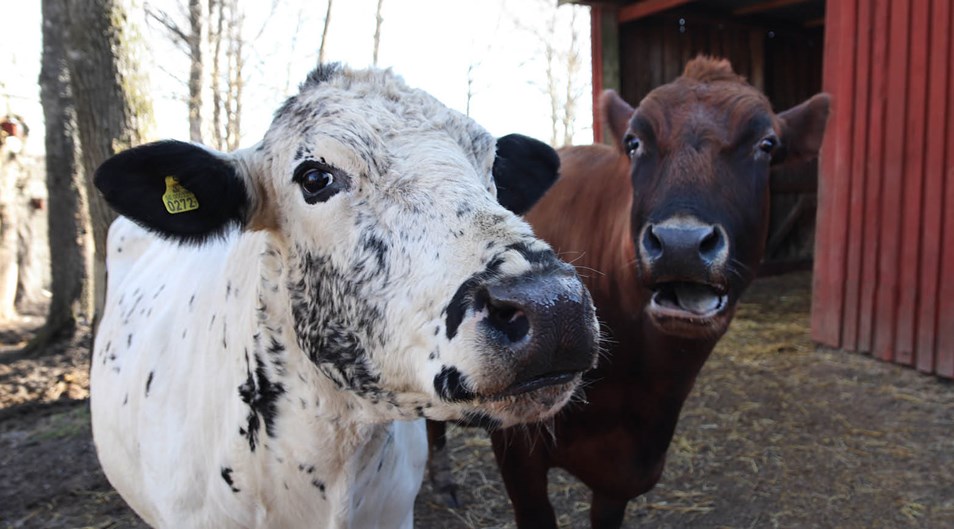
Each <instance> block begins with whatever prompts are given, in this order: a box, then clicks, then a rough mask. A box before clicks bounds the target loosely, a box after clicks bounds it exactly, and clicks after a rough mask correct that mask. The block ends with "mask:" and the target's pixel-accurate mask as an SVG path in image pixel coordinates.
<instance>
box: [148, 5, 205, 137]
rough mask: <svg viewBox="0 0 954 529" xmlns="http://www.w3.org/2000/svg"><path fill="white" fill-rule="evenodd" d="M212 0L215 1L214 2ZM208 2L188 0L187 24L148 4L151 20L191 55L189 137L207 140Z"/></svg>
mask: <svg viewBox="0 0 954 529" xmlns="http://www.w3.org/2000/svg"><path fill="white" fill-rule="evenodd" d="M210 3H211V2H210ZM205 7H206V5H205V3H203V1H202V0H188V6H187V11H188V13H187V18H188V22H187V24H188V25H187V27H183V25H181V24H179V23H178V22H177V21H176V20H175V18H174V17H173V16H171V15H170V14H169V13H167V12H166V11H163V10H161V9H156V8H154V7H152V6H150V5H146V8H145V9H146V16H147V17H148V18H149V20H151V21H154V22H156V23H158V24H159V25H160V26H161V27H162V29H163V30H165V32H166V33H167V34H168V35H169V38H170V39H171V40H172V42H173V43H174V44H175V45H176V47H177V48H179V49H180V50H182V51H184V52H185V53H186V55H187V56H188V57H189V79H188V81H186V85H187V87H188V98H187V100H186V102H187V105H188V109H189V140H190V141H194V142H197V143H203V123H202V105H203V97H202V94H203V85H204V83H203V75H204V68H203V63H204V60H205V53H204V43H205V35H204V33H205V26H206V23H205V21H206V18H207V15H206V13H205Z"/></svg>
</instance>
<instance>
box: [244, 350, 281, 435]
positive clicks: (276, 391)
mask: <svg viewBox="0 0 954 529" xmlns="http://www.w3.org/2000/svg"><path fill="white" fill-rule="evenodd" d="M245 360H246V364H248V353H246V356H245ZM255 366H256V367H255V372H254V373H253V372H252V369H251V367H250V366H248V367H246V371H247V373H248V376H247V378H246V379H245V382H244V383H242V384H241V385H240V386H239V387H238V393H239V397H240V398H241V399H242V402H244V403H245V404H247V405H248V408H249V410H248V415H247V416H246V426H245V427H244V428H239V433H240V434H241V435H243V436H245V438H246V440H247V441H248V446H249V449H250V450H251V451H252V452H254V451H255V447H256V446H257V444H258V442H259V430H260V428H261V424H262V422H264V423H265V433H266V434H267V435H268V436H269V437H275V418H276V417H277V416H278V402H277V401H278V399H279V398H280V397H281V396H282V395H283V394H284V393H285V386H284V385H283V384H282V383H281V382H273V381H271V380H269V378H268V375H267V373H266V371H265V365H264V364H263V363H262V359H261V358H260V357H259V356H258V354H255Z"/></svg>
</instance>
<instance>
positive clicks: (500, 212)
mask: <svg viewBox="0 0 954 529" xmlns="http://www.w3.org/2000/svg"><path fill="white" fill-rule="evenodd" d="M557 164H558V160H557V158H556V154H555V152H553V150H552V149H550V147H549V146H545V145H544V144H542V143H540V142H538V141H536V140H531V139H529V138H526V137H522V136H507V137H504V138H502V139H501V140H500V141H495V140H494V138H493V137H492V136H491V135H490V134H488V133H487V132H486V131H485V130H484V129H483V128H481V127H480V126H479V125H477V124H476V123H475V122H473V121H472V120H470V119H469V118H467V117H465V116H463V115H462V114H460V113H458V112H456V111H453V110H450V109H448V108H446V107H444V106H443V105H442V104H440V103H439V102H438V101H437V100H436V99H434V98H433V97H432V96H430V95H428V94H427V93H425V92H423V91H420V90H417V89H412V88H410V87H409V86H407V85H406V84H405V83H404V81H403V80H402V79H401V78H400V77H399V76H398V75H396V74H394V73H393V72H391V71H390V70H379V69H374V68H372V69H367V70H359V69H352V68H350V67H347V66H343V65H338V64H333V65H322V66H319V67H318V68H317V69H315V70H314V71H313V72H312V73H311V74H310V75H309V76H308V79H307V80H306V81H305V82H304V83H303V84H302V86H301V88H300V92H299V93H298V94H297V95H295V96H293V97H291V98H289V99H288V100H287V102H286V103H285V104H284V105H283V106H281V108H280V109H279V110H278V111H277V112H276V113H275V116H274V119H273V122H272V124H271V126H270V127H269V129H268V131H267V132H266V134H265V136H264V138H263V139H262V140H261V141H260V142H259V143H257V144H256V145H254V146H252V147H249V148H247V149H240V150H237V151H234V152H230V153H221V152H215V151H212V150H209V149H206V148H203V147H200V146H196V145H192V144H187V143H183V142H174V141H165V142H157V143H152V144H147V145H144V146H140V147H136V148H133V149H130V150H127V151H125V152H122V153H119V154H117V155H116V156H114V157H113V158H110V159H109V160H107V161H106V162H104V163H103V164H102V165H101V166H100V167H99V169H98V170H97V171H96V174H95V177H94V180H95V184H96V186H97V187H98V189H99V190H100V191H101V192H102V194H103V196H104V198H105V199H106V201H107V202H108V203H109V204H110V205H111V206H112V207H113V208H114V209H115V210H116V211H117V212H118V213H120V214H121V216H120V217H119V218H118V219H117V220H116V221H115V222H114V223H113V225H112V226H111V228H110V230H109V237H108V242H107V245H108V253H107V270H108V283H107V299H106V306H105V310H104V313H103V318H102V321H101V323H100V326H99V328H98V331H97V334H96V337H95V345H94V350H93V357H92V369H91V381H90V382H91V390H90V391H91V395H90V405H91V414H92V430H93V437H94V441H95V446H96V450H97V453H98V456H99V459H100V462H101V465H102V467H103V470H104V471H105V473H106V476H107V477H108V479H109V481H110V482H111V484H112V485H113V486H114V487H115V488H116V490H117V491H118V492H119V493H120V495H121V496H122V497H123V499H124V500H125V501H126V502H127V503H128V504H129V505H130V506H131V507H132V508H133V509H134V510H135V511H136V512H137V513H138V514H139V515H140V516H141V517H142V518H143V520H145V521H146V522H147V523H148V524H150V525H152V526H156V527H168V528H177V529H178V528H187V527H210V528H221V527H246V528H251V527H282V528H295V527H313V528H366V527H367V528H370V527H376V528H377V527H380V528H392V527H393V528H409V527H411V526H412V523H413V504H414V498H415V495H416V494H417V492H418V489H419V487H420V484H421V480H422V477H423V472H424V466H425V459H426V452H427V447H426V440H425V429H424V421H423V418H431V419H439V420H458V419H467V420H470V421H476V422H479V423H482V424H484V425H486V426H488V427H507V426H512V425H515V424H519V423H523V422H527V421H536V420H541V419H544V418H546V417H548V416H551V415H552V414H553V413H555V412H556V411H557V410H559V409H560V408H561V407H562V406H563V405H564V404H566V403H567V402H568V401H569V400H570V399H571V398H573V396H574V395H575V391H576V390H577V388H578V386H579V383H580V381H581V377H582V375H581V374H582V372H584V371H586V370H588V369H590V368H592V367H593V366H594V365H595V361H596V355H597V351H598V345H599V325H598V322H597V319H596V316H595V313H594V307H593V304H592V300H591V297H590V295H589V293H588V291H587V290H586V288H585V287H584V285H583V283H582V281H581V280H580V278H579V277H578V275H577V274H576V272H575V270H574V268H573V267H572V266H570V265H568V264H566V263H564V262H563V261H560V260H559V259H558V258H557V257H556V255H555V254H554V252H553V251H552V249H551V248H550V247H549V246H548V245H547V244H546V243H544V242H542V241H540V240H539V239H537V238H535V237H534V235H533V232H532V231H531V229H530V227H529V226H528V225H527V224H526V223H525V222H524V221H522V220H521V219H520V218H519V217H517V216H516V215H515V214H513V213H512V212H511V211H508V210H507V209H505V207H504V206H503V205H501V204H500V203H498V199H499V200H500V202H502V203H504V204H505V205H508V206H509V207H511V208H513V209H522V208H525V207H526V206H527V205H528V204H529V203H530V202H532V201H533V200H535V199H536V197H537V195H539V193H540V192H542V189H544V188H545V187H546V185H548V184H549V182H550V181H552V180H553V178H555V171H556V167H557ZM548 174H549V175H550V176H547V175H548ZM497 193H499V195H498V194H497Z"/></svg>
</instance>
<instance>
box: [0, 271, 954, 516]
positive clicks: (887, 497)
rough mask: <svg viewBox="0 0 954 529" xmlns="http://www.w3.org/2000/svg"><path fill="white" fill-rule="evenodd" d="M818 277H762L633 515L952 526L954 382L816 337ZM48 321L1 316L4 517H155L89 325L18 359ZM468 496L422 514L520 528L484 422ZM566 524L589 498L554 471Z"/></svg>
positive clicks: (467, 434) (464, 435) (460, 439)
mask: <svg viewBox="0 0 954 529" xmlns="http://www.w3.org/2000/svg"><path fill="white" fill-rule="evenodd" d="M810 283H811V278H810V276H809V275H808V274H805V273H797V274H788V275H785V276H779V277H772V278H765V279H760V280H758V281H756V283H755V284H754V285H753V287H752V289H751V290H750V291H749V293H748V294H746V296H745V298H744V299H743V302H742V304H741V306H740V309H739V313H738V316H737V317H736V320H735V322H734V323H733V324H732V328H731V330H730V332H729V333H728V334H727V335H726V337H725V338H724V339H723V340H722V342H721V343H720V345H719V347H718V348H717V349H716V351H715V352H714V353H713V355H712V357H711V358H710V360H709V362H708V363H707V364H706V366H705V368H704V369H703V372H702V374H701V375H700V377H699V381H698V383H697V384H696V387H695V389H694V390H693V392H692V395H691V396H690V398H689V400H688V402H687V403H686V406H685V408H684V412H683V416H682V419H681V420H680V423H679V427H678V430H677V432H676V437H675V439H674V440H673V444H672V447H671V448H670V453H669V463H668V465H667V468H666V471H665V474H664V475H663V479H662V481H661V482H660V484H659V485H658V486H657V487H656V488H655V489H654V490H653V491H651V492H650V493H648V494H646V495H644V496H643V497H641V498H639V499H637V500H635V501H633V502H631V504H630V508H629V511H628V513H627V516H626V521H625V523H624V527H627V528H637V527H640V528H658V529H675V528H685V529H703V528H707V529H728V528H733V529H735V528H738V529H742V528H840V529H862V528H864V529H876V528H906V527H911V528H928V529H935V528H936V529H943V528H951V527H954V384H951V383H949V382H945V381H943V380H939V379H937V378H934V377H932V376H926V375H922V374H920V373H918V372H916V371H914V370H912V369H907V368H903V367H899V366H895V365H892V364H886V363H883V362H879V361H877V360H873V359H872V358H870V357H867V356H864V355H859V354H853V353H845V352H840V351H832V350H828V349H823V348H817V347H816V346H815V345H813V344H812V343H811V341H810V340H809V336H808V311H809V307H810V299H809V291H810ZM37 324H38V321H37V320H36V319H33V320H27V321H26V322H25V324H23V325H20V326H7V327H5V328H2V329H0V338H2V340H3V342H2V343H3V344H4V345H3V347H2V348H0V528H3V529H6V528H13V527H37V528H68V527H69V528H72V527H97V528H105V527H114V528H119V527H122V528H125V527H144V526H143V524H142V523H141V522H139V521H138V519H137V518H136V517H135V515H134V514H132V513H131V512H130V511H129V509H128V508H127V507H125V505H124V504H123V502H122V500H121V499H120V498H119V496H118V495H117V494H116V493H115V492H114V491H113V490H112V489H111V487H110V486H109V483H108V482H107V481H106V479H105V478H104V477H103V475H102V473H101V472H100V470H99V466H98V464H97V461H96V455H95V452H94V450H93V446H92V442H91V440H90V433H89V426H88V422H89V412H88V405H87V401H86V400H85V399H86V397H87V394H88V393H87V384H88V377H87V371H88V363H87V362H88V360H87V356H88V354H87V348H88V345H89V344H88V337H85V338H81V339H77V340H74V341H72V342H69V343H62V344H58V345H57V346H55V347H56V351H57V354H55V355H53V356H47V357H44V358H42V359H41V360H29V359H17V354H16V349H17V347H18V346H19V345H21V344H22V342H23V341H25V340H26V339H28V338H29V336H30V332H31V329H32V328H34V327H35V326H36V325H37ZM450 434H451V441H450V443H451V444H450V446H451V452H452V455H453V458H454V465H455V472H456V477H457V479H458V482H459V483H461V485H462V489H463V493H462V495H461V499H462V501H463V502H464V505H463V507H461V508H460V509H450V508H446V507H443V506H441V505H440V504H439V502H438V501H437V499H436V497H435V495H434V494H433V492H432V491H431V490H430V488H429V486H428V485H426V484H425V486H424V488H423V489H422V491H421V495H420V496H419V498H418V502H417V508H416V515H417V524H416V527H418V528H423V529H438V528H440V529H444V528H448V529H455V528H470V527H479V528H505V527H506V528H512V527H513V523H512V521H511V514H510V506H509V503H508V501H507V499H506V495H505V494H504V492H503V485H502V483H501V481H500V478H499V476H498V474H497V471H496V467H495V466H494V463H493V455H492V453H491V451H490V443H489V441H488V439H487V436H486V434H484V433H482V432H480V431H478V430H471V429H461V428H452V429H451V430H450ZM550 494H551V497H552V499H553V502H554V504H555V505H556V506H557V512H558V514H559V516H560V521H561V524H562V526H563V527H567V528H577V527H581V528H582V527H587V523H586V520H587V515H586V509H587V505H588V495H587V493H586V491H585V489H584V488H583V487H581V486H580V485H579V484H578V483H576V482H575V481H574V479H573V478H572V477H571V476H569V475H567V474H565V473H563V472H561V471H554V472H552V473H551V488H550Z"/></svg>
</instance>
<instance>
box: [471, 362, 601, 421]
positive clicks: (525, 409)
mask: <svg viewBox="0 0 954 529" xmlns="http://www.w3.org/2000/svg"><path fill="white" fill-rule="evenodd" d="M581 380H582V375H580V374H574V375H572V377H570V378H569V379H568V380H567V381H565V382H557V383H552V384H547V385H544V386H542V387H537V388H536V389H531V390H528V391H521V392H519V393H513V392H509V391H507V392H503V393H501V394H497V395H490V396H486V397H479V398H478V399H477V401H476V402H475V403H474V410H473V412H469V413H466V414H465V416H466V418H465V421H464V422H469V423H474V422H475V421H474V420H473V419H474V418H475V417H476V418H478V421H476V422H477V423H478V424H476V425H478V426H483V427H485V428H488V429H494V428H509V427H511V426H515V425H517V424H524V423H533V422H540V421H543V420H546V419H549V418H550V417H552V416H553V415H555V414H556V413H557V412H558V411H560V409H562V408H563V406H565V405H566V404H567V403H569V402H570V400H571V399H572V398H573V395H574V394H575V393H576V391H577V389H578V388H579V386H580V382H581Z"/></svg>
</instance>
